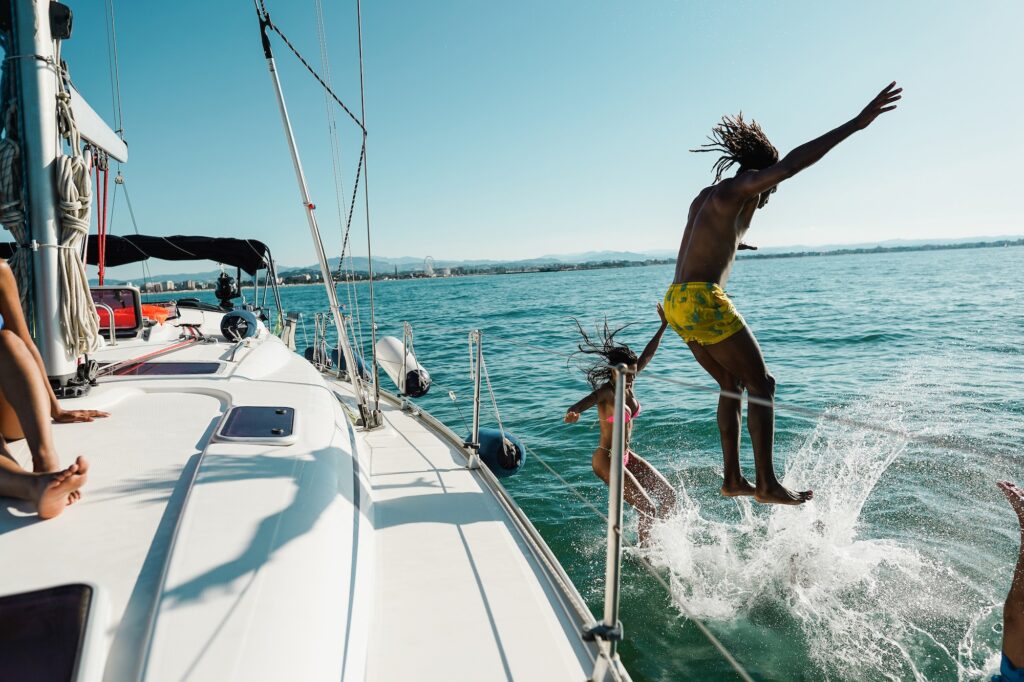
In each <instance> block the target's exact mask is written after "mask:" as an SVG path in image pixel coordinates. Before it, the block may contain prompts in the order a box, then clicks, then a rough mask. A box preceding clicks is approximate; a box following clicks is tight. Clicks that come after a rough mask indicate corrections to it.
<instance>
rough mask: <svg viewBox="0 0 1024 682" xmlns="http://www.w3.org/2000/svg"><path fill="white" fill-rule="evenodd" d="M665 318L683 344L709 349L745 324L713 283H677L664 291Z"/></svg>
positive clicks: (723, 293)
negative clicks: (696, 344) (684, 342)
mask: <svg viewBox="0 0 1024 682" xmlns="http://www.w3.org/2000/svg"><path fill="white" fill-rule="evenodd" d="M665 319H667V320H668V323H669V325H671V327H672V328H673V329H675V330H676V333H677V334H679V336H681V337H683V341H686V342H687V343H689V342H690V341H696V342H697V343H699V344H700V345H702V346H710V345H712V344H715V343H718V342H719V341H725V340H726V339H727V338H729V337H730V336H732V335H733V334H735V333H736V332H738V331H739V330H741V329H743V327H744V326H745V325H746V322H745V321H744V320H743V316H742V315H740V314H739V313H738V312H737V311H736V307H735V306H734V305H733V304H732V301H730V300H729V297H728V296H726V295H725V292H724V291H722V287H720V286H718V285H717V284H715V283H714V282H681V283H678V284H673V285H672V286H670V287H669V288H668V291H667V292H665Z"/></svg>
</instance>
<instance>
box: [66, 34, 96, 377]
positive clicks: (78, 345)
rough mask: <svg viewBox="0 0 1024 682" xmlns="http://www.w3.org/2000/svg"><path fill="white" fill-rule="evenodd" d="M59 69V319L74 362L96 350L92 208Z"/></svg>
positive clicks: (86, 168) (79, 142)
mask: <svg viewBox="0 0 1024 682" xmlns="http://www.w3.org/2000/svg"><path fill="white" fill-rule="evenodd" d="M58 46H59V43H58ZM58 61H59V47H58ZM61 71H62V76H63V77H61V78H58V79H57V83H58V86H57V127H58V130H59V131H60V134H61V136H62V137H63V138H64V139H65V140H67V142H68V144H69V146H70V149H71V155H70V156H69V155H67V154H60V155H59V156H58V157H57V163H56V176H57V177H56V183H57V197H58V203H57V219H58V221H59V223H60V226H61V233H60V249H59V253H58V271H59V273H60V297H61V298H60V304H61V305H60V308H61V310H60V317H61V333H62V335H63V337H64V348H65V351H66V353H67V355H68V357H69V358H74V357H78V356H79V355H83V354H86V353H91V352H92V351H94V350H96V349H97V348H98V347H99V338H100V336H99V329H100V318H99V315H98V314H97V313H96V306H95V305H94V304H93V301H92V295H91V294H90V293H89V278H88V277H87V275H86V272H85V263H84V262H83V261H82V251H83V248H82V247H83V245H84V242H85V240H86V239H87V238H88V236H89V212H90V209H91V207H92V182H91V179H90V177H89V159H87V158H86V157H85V156H84V155H83V154H82V139H81V136H80V135H79V132H78V125H77V124H76V123H75V115H74V112H72V110H71V94H70V93H69V92H68V91H67V88H66V85H65V82H66V80H65V79H66V78H67V70H66V69H64V68H62V69H61Z"/></svg>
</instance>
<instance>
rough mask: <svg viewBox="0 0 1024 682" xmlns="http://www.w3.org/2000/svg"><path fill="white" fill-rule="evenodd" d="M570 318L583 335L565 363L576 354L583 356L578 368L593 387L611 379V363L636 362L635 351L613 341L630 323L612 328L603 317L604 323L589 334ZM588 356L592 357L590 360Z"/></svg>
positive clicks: (575, 320)
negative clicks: (594, 332) (592, 334)
mask: <svg viewBox="0 0 1024 682" xmlns="http://www.w3.org/2000/svg"><path fill="white" fill-rule="evenodd" d="M570 319H571V320H572V321H573V322H575V323H576V328H577V329H578V330H579V332H580V336H582V337H583V341H582V342H581V343H580V344H578V345H577V346H576V347H577V348H578V349H579V350H577V351H576V352H575V353H573V354H572V356H571V357H570V359H569V360H568V361H567V362H566V364H568V363H569V362H571V361H572V360H573V359H574V358H576V357H578V356H583V357H580V358H579V360H580V361H581V362H580V363H579V364H580V369H581V370H583V374H584V375H585V376H586V377H587V381H588V382H589V383H590V385H591V386H593V387H594V388H595V389H596V388H599V387H600V386H601V385H603V384H606V383H608V382H609V381H611V379H612V366H613V365H618V364H623V365H632V364H635V363H636V361H637V357H636V353H634V352H633V351H632V349H630V347H629V346H627V345H626V344H624V343H616V341H615V335H616V334H618V333H619V332H621V331H622V330H623V329H625V328H626V327H629V326H630V325H631V324H632V323H630V324H626V325H623V326H621V327H619V328H618V329H612V328H611V327H609V326H608V318H605V320H604V324H603V325H597V326H596V334H594V336H591V335H589V334H587V332H586V330H585V329H583V325H581V324H580V321H579V320H577V319H576V318H575V317H573V318H570ZM589 358H594V359H593V360H590V359H589Z"/></svg>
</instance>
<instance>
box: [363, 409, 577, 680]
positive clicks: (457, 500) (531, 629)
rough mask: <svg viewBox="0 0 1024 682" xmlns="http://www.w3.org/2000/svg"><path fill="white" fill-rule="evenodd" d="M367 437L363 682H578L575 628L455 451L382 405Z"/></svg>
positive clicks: (519, 540)
mask: <svg viewBox="0 0 1024 682" xmlns="http://www.w3.org/2000/svg"><path fill="white" fill-rule="evenodd" d="M382 409H383V412H384V417H385V421H386V428H384V429H382V430H380V431H375V432H370V433H368V434H366V436H365V443H366V444H367V445H368V446H369V452H370V456H369V462H370V464H369V466H370V476H369V478H370V486H371V491H372V494H373V500H374V526H375V528H376V535H377V537H376V543H377V571H376V572H377V584H376V599H375V604H374V609H373V621H372V626H371V639H370V652H369V656H368V660H367V679H373V680H403V679H416V680H435V679H436V680H511V679H515V680H584V679H587V678H588V677H589V675H590V672H591V670H592V669H593V662H592V658H591V655H590V653H589V651H588V650H587V648H586V646H585V645H584V644H583V643H582V641H581V640H580V636H579V625H578V624H577V623H576V622H574V621H573V619H571V618H570V617H569V616H568V614H567V613H566V612H565V611H564V610H563V609H561V608H559V606H558V604H559V602H558V597H557V596H556V594H555V592H554V589H553V588H552V586H551V585H550V583H549V582H548V580H547V578H546V576H545V575H544V573H543V571H542V569H541V567H540V565H539V564H538V561H537V560H536V558H535V557H534V556H533V555H532V554H531V552H530V550H529V548H528V547H527V545H526V543H525V542H524V540H523V539H522V537H521V535H520V533H519V532H518V531H517V529H516V528H515V527H514V525H513V523H512V521H511V520H510V518H509V516H508V515H507V513H506V512H505V510H504V509H503V508H502V507H501V506H500V504H499V502H498V500H497V499H496V498H495V497H494V495H493V494H492V493H491V491H490V490H489V489H487V488H486V487H485V485H484V483H483V482H482V480H481V478H480V476H479V475H477V474H475V473H474V472H471V471H469V470H468V469H466V467H465V459H464V458H463V457H462V455H461V454H460V453H459V451H458V449H457V447H456V446H454V445H453V444H451V443H450V442H449V441H448V440H446V439H444V438H439V437H438V434H437V433H435V432H434V431H432V430H431V429H429V428H428V427H427V426H425V425H424V424H423V423H422V422H420V421H419V420H417V419H416V418H415V417H412V416H410V415H409V414H407V413H404V412H402V411H401V410H399V409H397V408H395V407H393V406H391V405H386V404H384V403H382Z"/></svg>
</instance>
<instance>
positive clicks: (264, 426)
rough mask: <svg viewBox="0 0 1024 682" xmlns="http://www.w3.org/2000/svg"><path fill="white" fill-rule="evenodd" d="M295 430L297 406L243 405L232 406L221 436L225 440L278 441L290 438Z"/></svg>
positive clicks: (221, 430)
mask: <svg viewBox="0 0 1024 682" xmlns="http://www.w3.org/2000/svg"><path fill="white" fill-rule="evenodd" d="M294 430H295V408H292V407H257V406H253V405H242V406H239V407H234V408H231V412H229V413H228V417H227V419H225V420H224V426H222V427H221V429H220V434H219V436H220V438H223V439H225V440H245V441H264V440H267V441H278V440H284V439H290V438H291V436H292V433H293V432H294Z"/></svg>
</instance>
